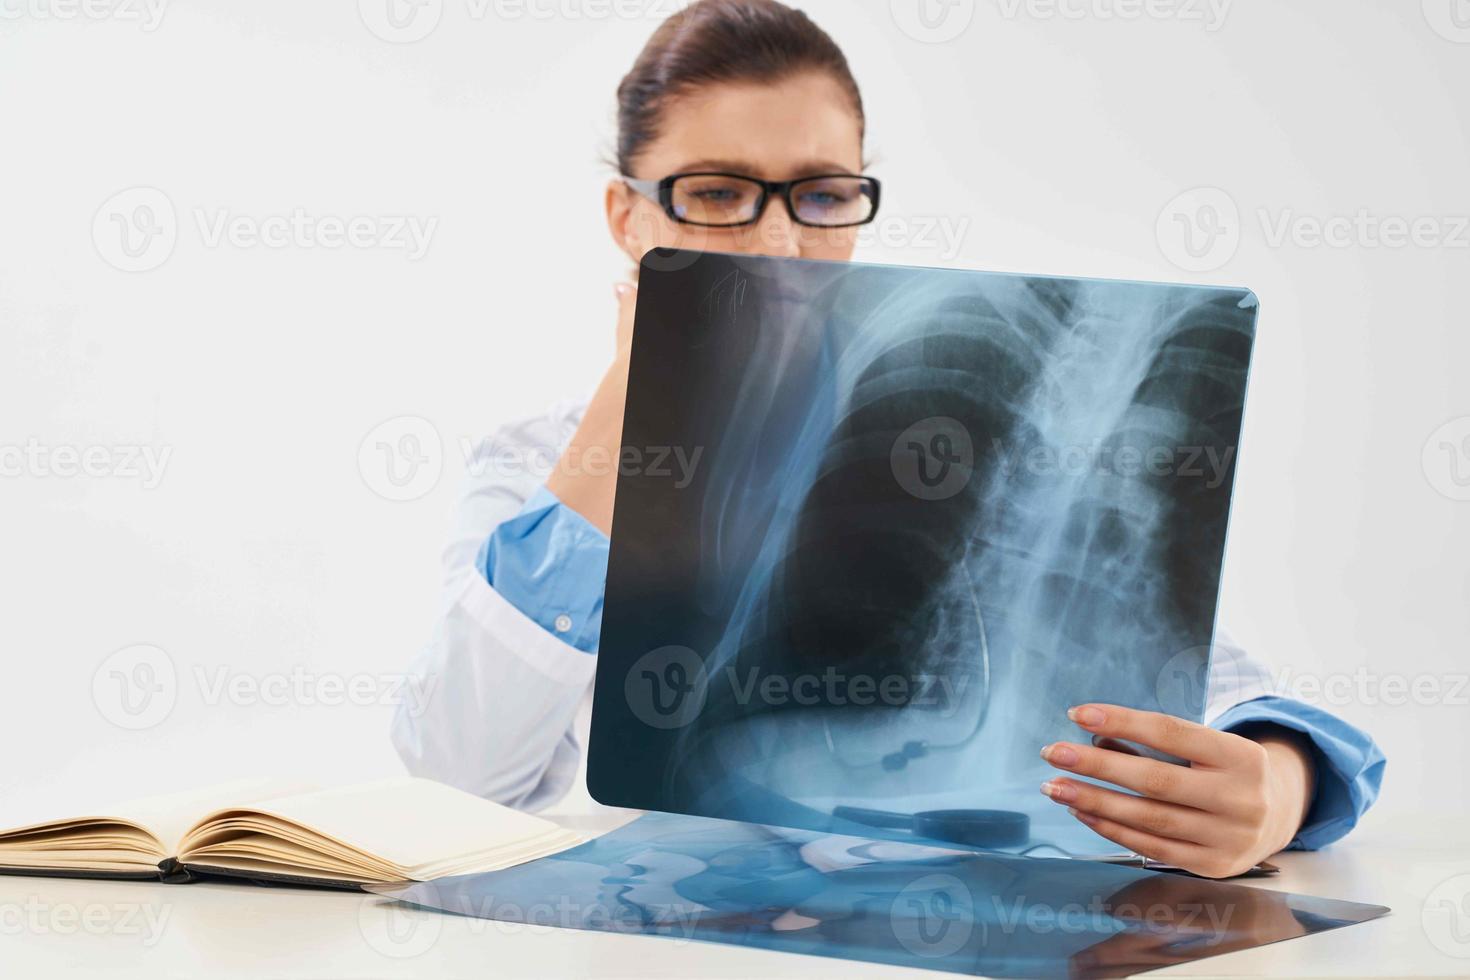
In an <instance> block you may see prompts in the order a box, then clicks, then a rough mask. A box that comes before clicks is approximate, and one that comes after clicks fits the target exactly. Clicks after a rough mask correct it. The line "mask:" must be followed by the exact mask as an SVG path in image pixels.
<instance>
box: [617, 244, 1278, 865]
mask: <svg viewBox="0 0 1470 980" xmlns="http://www.w3.org/2000/svg"><path fill="white" fill-rule="evenodd" d="M1256 307H1257V303H1256V298H1255V295H1254V294H1253V293H1251V292H1250V291H1249V290H1245V289H1235V288H1221V287H1207V286H1183V285H1166V284H1157V283H1140V282H1117V281H1103V280H1084V279H1064V278H1051V277H1041V276H1023V275H1005V274H994V273H982V272H968V271H957V270H939V269H924V268H903V267H891V266H878V265H864V264H858V263H828V262H814V261H806V260H798V259H777V258H765V257H751V256H733V255H719V254H711V253H696V252H686V251H668V250H661V251H655V252H652V253H650V254H649V255H648V256H647V257H646V258H645V259H644V262H643V265H642V268H641V271H640V283H639V299H638V311H637V320H636V324H635V329H634V342H633V354H632V363H631V371H630V378H629V394H628V400H627V409H626V416H625V422H624V430H623V450H622V454H621V456H620V458H619V460H618V461H617V463H618V466H619V476H618V487H617V501H616V510H615V516H614V522H613V534H612V551H611V556H610V560H609V563H608V577H607V593H606V604H605V610H604V619H603V630H602V640H601V647H600V651H599V655H598V656H599V664H598V669H597V680H596V691H595V703H594V710H593V719H592V732H591V741H590V746H589V786H590V788H591V790H592V792H593V795H594V796H595V797H596V798H597V799H599V800H601V801H602V802H604V803H609V804H612V805H617V806H626V807H635V808H641V809H650V810H664V811H670V812H679V813H690V814H696V815H701V816H712V817H724V818H729V819H738V820H744V821H748V822H752V823H764V824H773V825H783V826H792V827H801V828H807V829H812V830H821V831H829V832H837V833H854V834H858V835H861V836H880V837H892V838H895V839H925V840H941V841H946V842H950V843H955V844H960V845H965V846H976V847H987V848H994V849H997V850H1008V851H1012V852H1017V853H1030V854H1051V855H1055V854H1102V853H1108V852H1115V851H1117V850H1118V848H1117V847H1116V845H1113V844H1110V843H1109V842H1107V841H1105V840H1103V839H1102V838H1100V837H1097V836H1096V835H1094V834H1093V833H1092V832H1091V831H1090V830H1088V829H1087V828H1085V827H1083V826H1082V825H1081V824H1079V823H1077V822H1076V821H1075V820H1074V819H1073V818H1072V817H1070V816H1069V815H1068V814H1067V813H1066V810H1065V809H1064V808H1062V807H1058V806H1056V805H1055V804H1053V803H1051V802H1050V801H1048V800H1047V799H1046V798H1045V797H1043V796H1042V795H1041V794H1040V793H1039V791H1038V787H1039V784H1040V783H1041V782H1042V781H1043V780H1045V779H1046V778H1048V777H1049V776H1050V775H1053V774H1054V770H1052V769H1051V768H1050V767H1049V766H1047V765H1046V764H1045V763H1044V762H1043V761H1042V760H1041V758H1040V757H1039V751H1040V749H1041V747H1042V746H1043V745H1045V744H1047V743H1049V742H1052V741H1056V740H1058V739H1066V740H1072V741H1078V740H1082V739H1085V738H1087V735H1086V733H1085V732H1083V731H1081V730H1080V729H1078V728H1076V727H1075V726H1074V725H1072V723H1071V722H1069V721H1068V720H1067V718H1066V714H1065V712H1066V709H1067V708H1068V707H1069V706H1071V705H1074V704H1078V703H1081V702H1089V701H1092V702H1108V703H1115V704H1122V705H1127V706H1131V707H1137V708H1143V709H1147V710H1153V711H1167V712H1169V713H1171V714H1174V715H1178V716H1180V717H1184V718H1190V719H1194V720H1199V719H1200V718H1201V715H1202V713H1203V710H1204V698H1205V688H1206V682H1207V678H1208V667H1209V659H1210V649H1211V644H1212V641H1213V635H1214V627H1215V611H1216V603H1217V597H1218V592H1219V584H1220V567H1221V562H1222V559H1223V555H1224V548H1225V537H1226V525H1227V521H1228V517H1229V509H1230V497H1231V489H1232V484H1233V479H1234V473H1235V464H1236V453H1237V446H1238V442H1239V436H1240V428H1241V419H1242V412H1243V407H1244V398H1245V392H1246V379H1247V374H1248V370H1249V364H1250V355H1251V348H1252V343H1253V340H1254V334H1255V322H1256V312H1257V310H1256Z"/></svg>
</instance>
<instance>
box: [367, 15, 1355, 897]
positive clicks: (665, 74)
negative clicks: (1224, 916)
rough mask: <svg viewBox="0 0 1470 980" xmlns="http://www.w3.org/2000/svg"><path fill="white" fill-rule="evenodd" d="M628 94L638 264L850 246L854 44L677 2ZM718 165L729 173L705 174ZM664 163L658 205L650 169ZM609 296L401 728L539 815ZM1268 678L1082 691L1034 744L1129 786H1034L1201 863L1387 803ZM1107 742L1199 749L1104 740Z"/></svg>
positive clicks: (532, 424) (629, 80)
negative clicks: (1197, 693)
mask: <svg viewBox="0 0 1470 980" xmlns="http://www.w3.org/2000/svg"><path fill="white" fill-rule="evenodd" d="M618 109H619V112H618V122H619V134H618V153H617V157H618V159H617V163H618V167H619V170H620V176H619V178H618V179H615V180H613V181H612V182H611V183H610V184H609V186H608V188H607V192H606V197H605V209H606V213H607V222H608V228H609V231H610V232H611V234H612V237H613V240H614V242H615V243H616V244H617V246H618V247H619V248H620V249H621V250H622V251H623V253H624V254H626V255H627V256H628V258H629V260H630V261H631V262H632V263H634V265H636V264H637V263H638V261H639V259H640V257H641V256H643V254H644V253H645V252H647V251H648V250H649V249H651V248H654V247H660V246H679V247H685V248H696V249H705V250H711V251H720V252H744V253H758V254H764V255H781V256H800V257H804V258H815V259H827V260H838V261H846V260H848V259H850V258H851V257H852V253H853V249H854V246H855V244H856V234H857V225H858V224H860V223H861V222H862V221H865V220H871V218H872V217H873V214H872V213H871V211H863V212H862V213H851V212H850V211H843V210H841V209H836V208H834V207H833V206H832V202H833V201H834V200H837V199H838V198H839V197H845V198H849V199H850V198H853V197H854V195H852V194H846V195H833V194H831V193H829V192H830V189H831V188H830V186H829V185H828V184H827V183H824V181H830V180H833V179H836V178H834V177H833V175H850V176H849V177H847V178H846V181H845V183H844V184H843V185H842V186H843V188H844V189H846V190H853V189H856V190H858V191H862V189H863V187H864V186H865V185H863V184H862V183H861V182H860V181H861V177H860V175H861V174H862V169H863V140H864V116H863V104H862V98H861V96H860V94H859V91H858V87H857V84H856V82H855V81H854V80H853V77H852V74H851V72H850V71H849V69H848V66H847V62H846V59H845V58H844V56H843V54H842V52H841V51H840V50H839V49H838V48H837V46H836V45H835V44H834V43H833V42H832V40H831V39H830V38H829V37H828V36H827V35H826V34H825V33H824V32H822V31H821V30H820V29H819V28H818V27H817V26H816V25H814V24H813V23H812V22H811V21H810V20H808V19H807V18H806V16H805V15H803V14H801V13H798V12H796V11H794V10H791V9H790V8H788V7H786V6H784V5H782V4H780V3H778V2H775V0H701V2H698V3H695V4H693V5H692V6H691V7H688V8H686V9H685V10H683V11H682V12H680V13H678V14H676V15H675V16H673V17H671V18H670V19H669V20H668V21H667V22H665V23H664V24H663V25H662V26H661V27H660V28H659V29H658V30H657V31H656V32H655V34H654V35H653V37H652V38H651V39H650V41H649V42H648V45H647V47H646V48H645V49H644V51H643V52H642V54H641V55H640V56H639V58H638V60H637V62H636V63H635V64H634V66H633V69H632V71H631V72H630V73H629V74H628V76H627V77H626V78H625V79H624V80H623V82H622V84H621V85H620V86H619V89H618ZM711 173H718V174H721V175H725V176H718V177H711V176H696V175H708V174H711ZM671 177H678V180H677V181H676V182H675V183H674V184H673V186H672V191H671V193H672V195H673V201H672V204H673V207H671V208H668V209H666V208H665V207H664V206H663V202H661V201H660V195H659V190H658V187H659V182H660V181H664V180H665V179H666V178H671ZM817 177H820V178H822V180H818V181H814V180H810V179H809V178H817ZM742 178H743V179H742ZM751 179H754V181H755V182H752V181H751ZM761 181H764V182H770V183H768V184H767V186H766V187H765V188H764V191H766V192H768V193H763V188H762V186H761V183H760V182H761ZM802 181H805V182H804V183H803V182H802ZM793 182H795V183H793ZM771 184H774V185H775V186H771ZM874 191H875V192H874V193H873V194H872V195H871V197H870V200H871V204H872V208H873V209H876V201H877V194H876V188H874ZM855 196H856V197H857V198H859V199H861V198H862V196H863V195H862V194H861V193H859V194H857V195H855ZM690 221H695V222H696V223H695V224H690V223H689V222H690ZM709 225H718V226H719V227H708V226H709ZM615 293H616V296H617V304H618V321H617V322H618V326H617V354H616V356H615V359H614V362H613V364H612V365H611V366H610V367H609V369H608V371H607V374H606V376H605V377H604V378H603V380H602V383H601V384H600V385H599V387H598V389H597V391H596V392H595V393H594V394H593V396H592V399H591V401H590V402H589V403H588V404H587V405H586V406H560V407H557V408H555V409H553V410H552V411H551V412H549V413H548V414H546V415H543V416H539V417H536V418H533V419H530V420H527V421H525V422H522V423H519V424H516V425H512V426H509V427H507V428H505V429H503V430H501V431H500V432H499V433H498V434H497V435H496V436H494V437H493V438H492V439H491V440H489V441H488V442H487V443H486V444H485V445H484V446H482V447H481V453H482V454H483V456H484V457H485V458H487V459H499V460H504V459H507V458H516V459H525V458H527V457H529V456H532V455H535V454H537V453H543V454H547V455H552V456H556V455H559V457H560V464H559V465H557V466H556V467H555V468H554V469H553V472H552V473H551V475H550V477H549V478H548V479H546V480H545V482H544V483H539V482H538V481H537V479H536V477H535V476H534V475H532V474H531V473H529V472H526V470H525V469H524V468H522V469H521V470H520V471H519V472H517V473H513V474H510V475H507V474H506V472H505V468H504V467H497V466H487V467H481V468H479V469H481V470H482V471H483V472H484V474H485V475H484V476H483V477H481V478H479V479H477V480H476V481H475V482H474V483H473V484H472V485H471V486H470V488H469V491H468V493H467V495H466V496H465V498H464V501H463V503H462V505H461V511H460V520H459V530H458V532H457V534H456V536H455V538H454V540H453V541H452V543H451V544H450V545H449V547H448V549H447V550H446V552H445V562H446V572H447V574H448V579H449V592H448V596H447V602H446V606H445V610H444V612H443V615H442V618H441V620H440V622H439V623H438V626H437V630H436V633H435V636H434V638H433V640H432V642H431V643H430V644H429V646H428V648H427V649H426V650H425V651H424V653H423V655H422V657H421V659H420V661H419V663H418V666H417V669H418V670H419V671H420V672H422V673H423V674H424V675H425V676H426V677H432V678H433V679H434V680H435V683H436V687H435V688H434V690H435V691H436V697H435V700H434V701H433V703H431V704H430V705H429V706H428V707H427V709H426V710H425V711H423V712H422V713H421V714H419V715H415V714H413V713H411V712H409V711H407V710H405V709H400V711H399V715H398V718H397V719H396V721H395V724H394V729H393V737H394V741H395V743H396V745H397V747H398V750H399V753H400V754H401V755H402V757H403V759H404V761H405V762H406V763H407V764H408V767H409V769H410V770H412V771H413V772H414V773H416V774H421V775H424V776H428V777H432V778H435V779H439V780H442V781H444V782H446V783H450V784H452V785H455V786H458V787H461V788H463V789H466V790H468V791H470V792H473V793H477V794H479V795H482V796H486V797H489V798H491V799H494V800H498V801H500V802H502V803H506V804H508V805H512V806H518V807H525V808H528V809H536V808H540V807H544V806H547V805H549V804H551V803H553V802H555V801H556V800H558V799H560V798H561V797H562V796H563V795H565V794H566V792H567V790H568V789H569V788H570V787H571V786H572V784H573V782H574V781H576V780H577V779H578V778H579V776H578V768H579V762H580V759H581V756H582V750H583V746H584V745H585V742H586V732H587V719H588V713H589V707H590V700H591V684H592V678H593V673H594V669H595V664H596V657H595V653H596V650H597V643H598V634H599V629H600V625H601V616H602V597H603V586H604V581H605V576H606V563H607V549H608V539H607V535H608V531H609V528H610V526H611V522H612V505H613V491H614V485H615V480H616V473H615V472H614V471H613V468H612V467H591V466H586V467H583V466H581V465H579V463H578V461H581V460H587V459H589V458H597V457H596V454H598V453H601V454H604V455H602V457H601V458H603V459H615V458H617V451H618V447H619V445H620V438H621V429H622V407H623V400H624V394H625V390H626V384H627V362H628V354H629V348H630V340H631V332H632V321H633V310H634V306H635V297H636V286H635V285H634V284H632V283H620V284H618V285H617V286H616V287H615ZM589 452H591V453H592V454H593V455H592V456H589ZM1266 676H1267V675H1266V674H1265V672H1264V671H1263V670H1261V669H1260V667H1259V665H1257V664H1254V663H1253V662H1252V661H1250V660H1249V659H1248V658H1246V657H1244V656H1243V655H1240V654H1238V652H1235V651H1232V650H1230V649H1226V648H1223V647H1222V648H1217V650H1216V652H1215V655H1214V669H1213V671H1212V677H1211V689H1210V692H1209V703H1208V706H1207V711H1206V717H1207V718H1209V719H1210V722H1209V725H1208V727H1207V726H1200V725H1194V724H1191V723H1187V722H1183V721H1180V720H1179V719H1176V718H1172V717H1169V716H1166V715H1159V714H1153V713H1149V712H1142V711H1136V710H1130V709H1125V708H1120V707H1116V706H1111V705H1079V706H1077V707H1076V708H1074V709H1072V711H1070V712H1069V713H1068V716H1069V717H1070V718H1071V719H1072V721H1073V722H1074V723H1075V724H1076V725H1077V726H1078V727H1079V728H1080V729H1081V730H1082V731H1081V732H1080V733H1079V735H1078V739H1077V741H1076V742H1075V743H1073V742H1068V743H1057V744H1054V745H1050V746H1047V747H1046V748H1045V749H1044V750H1043V755H1044V757H1045V758H1046V760H1047V761H1048V762H1049V763H1050V764H1051V765H1052V766H1053V767H1055V768H1056V769H1058V770H1060V771H1061V772H1068V773H1076V774H1079V775H1086V776H1092V777H1096V778H1098V779H1100V780H1102V781H1103V782H1107V783H1112V784H1115V785H1118V786H1121V787H1124V788H1127V789H1130V790H1133V791H1135V792H1136V793H1138V794H1141V795H1136V796H1135V795H1131V794H1127V793H1122V792H1116V791H1112V790H1109V789H1105V788H1102V787H1099V786H1096V785H1093V784H1091V783H1087V782H1083V781H1079V780H1073V779H1068V778H1066V777H1065V776H1061V775H1059V776H1058V777H1057V778H1054V779H1051V780H1049V781H1048V782H1047V783H1046V784H1045V785H1044V786H1043V787H1042V792H1044V793H1045V794H1046V795H1047V796H1049V797H1050V798H1051V799H1053V800H1054V801H1056V802H1057V803H1060V804H1063V805H1065V806H1067V807H1068V808H1069V810H1070V811H1071V812H1072V814H1073V815H1074V816H1075V817H1076V819H1078V820H1080V821H1082V822H1083V823H1085V824H1086V825H1087V826H1089V827H1091V828H1092V829H1094V830H1095V831H1096V832H1097V833H1099V834H1101V835H1102V836H1104V837H1107V838H1108V839H1110V840H1112V841H1114V842H1116V843H1118V844H1120V845H1122V846H1123V847H1125V848H1127V849H1129V850H1132V851H1135V852H1137V853H1139V854H1143V855H1145V856H1147V857H1150V858H1154V859H1156V860H1159V861H1163V862H1166V863H1170V864H1175V865H1178V866H1181V867H1184V868H1187V869H1189V870H1192V871H1195V872H1197V873H1200V874H1203V875H1207V876H1215V877H1219V876H1226V875H1233V874H1237V873H1240V872H1241V871H1244V870H1246V869H1248V868H1249V867H1251V866H1252V865H1254V864H1255V863H1257V862H1258V861H1260V860H1261V859H1263V858H1265V857H1267V856H1269V855H1270V854H1273V853H1275V852H1276V851H1278V850H1281V849H1283V848H1286V847H1288V846H1295V847H1306V848H1315V847H1320V846H1322V845H1325V844H1327V843H1329V842H1331V841H1333V840H1336V839H1337V838H1339V837H1341V836H1342V835H1343V834H1345V833H1347V831H1348V830H1349V829H1351V827H1352V826H1353V825H1354V824H1355V823H1356V821H1357V819H1358V817H1359V816H1361V814H1362V813H1363V811H1365V810H1366V809H1367V807H1368V806H1369V805H1371V803H1372V801H1373V799H1374V798H1375V797H1376V795H1377V790H1378V785H1379V782H1380V780H1381V778H1382V770H1383V757H1382V755H1381V753H1380V752H1379V751H1378V749H1377V747H1376V746H1375V745H1374V744H1373V742H1372V740H1371V739H1370V738H1369V737H1368V736H1367V735H1365V734H1364V733H1362V732H1360V731H1357V730H1356V729H1354V728H1352V727H1351V726H1349V725H1347V724H1346V723H1344V722H1342V721H1340V720H1338V719H1336V718H1334V717H1332V716H1331V715H1328V714H1327V713H1325V712H1323V711H1321V710H1318V709H1316V708H1313V707H1310V706H1308V705H1305V704H1301V703H1299V702H1296V701H1292V700H1290V699H1286V698H1280V697H1274V696H1270V694H1269V691H1268V687H1267V685H1266V683H1264V681H1265V679H1266ZM1109 739H1122V740H1127V741H1131V742H1136V743H1141V744H1145V745H1149V746H1152V747H1154V748H1157V749H1159V750H1161V751H1164V752H1167V753H1169V754H1171V755H1174V756H1178V757H1181V758H1185V759H1188V760H1190V761H1191V762H1192V766H1191V767H1189V768H1182V767H1179V766H1173V765H1168V764H1165V763H1162V762H1157V761H1154V760H1152V759H1147V758H1143V757H1140V756H1137V755H1134V754H1131V753H1127V752H1125V751H1120V750H1115V749H1110V748H1106V747H1099V745H1101V746H1106V745H1109V744H1110V743H1109V741H1108V740H1109Z"/></svg>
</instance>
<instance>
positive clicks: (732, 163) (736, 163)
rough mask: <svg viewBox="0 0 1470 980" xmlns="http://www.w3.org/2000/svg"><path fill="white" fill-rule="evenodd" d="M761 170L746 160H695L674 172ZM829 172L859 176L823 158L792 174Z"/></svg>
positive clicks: (753, 173)
mask: <svg viewBox="0 0 1470 980" xmlns="http://www.w3.org/2000/svg"><path fill="white" fill-rule="evenodd" d="M759 170H760V168H759V167H756V166H753V165H752V164H751V163H750V162H749V161H746V160H695V161H692V162H690V163H686V164H684V165H683V166H682V167H680V168H679V169H678V170H675V171H674V173H678V174H688V173H697V172H699V171H719V172H721V173H734V174H744V175H746V176H750V177H754V176H756V175H757V172H758V171H759ZM827 174H846V175H849V176H852V177H856V176H858V174H857V173H855V172H854V171H852V170H849V169H848V168H847V167H844V166H841V165H840V164H836V163H830V162H826V161H822V160H814V161H811V162H808V163H804V164H802V165H801V166H799V167H797V168H796V169H795V170H794V171H793V172H792V175H791V178H790V179H792V180H800V179H801V178H803V177H816V176H825V175H827Z"/></svg>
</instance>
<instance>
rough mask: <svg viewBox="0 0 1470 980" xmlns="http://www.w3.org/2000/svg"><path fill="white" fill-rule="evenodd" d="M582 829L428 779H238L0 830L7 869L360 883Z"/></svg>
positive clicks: (526, 852)
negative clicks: (347, 782) (292, 788)
mask: <svg viewBox="0 0 1470 980" xmlns="http://www.w3.org/2000/svg"><path fill="white" fill-rule="evenodd" d="M582 840H583V838H582V837H580V836H579V835H577V834H575V833H572V832H571V831H568V830H563V829H562V828H560V827H558V826H557V825H556V824H554V823H551V822H550V821H547V820H543V819H541V818H540V817H534V816H531V815H530V814H526V813H520V812H517V811H515V810H511V809H508V808H506V807H503V806H500V805H499V804H496V803H491V802H490V801H488V800H483V799H480V798H479V797H477V796H472V795H470V794H469V793H465V792H462V791H460V790H457V789H452V788H451V787H448V786H445V785H443V784H441V783H436V782H432V781H430V780H427V779H410V778H400V779H389V780H384V781H381V782H375V783H367V784H363V785H358V786H347V787H342V788H338V789H326V790H314V791H309V792H304V793H301V792H298V793H290V794H286V795H271V794H270V793H269V792H265V793H264V795H262V788H261V786H260V785H259V784H256V785H255V786H253V787H252V786H247V785H242V784H235V785H233V786H226V787H216V788H213V789H210V790H200V791H195V792H189V793H178V794H172V795H169V796H161V797H153V798H150V799H145V800H138V801H135V802H132V803H125V804H120V805H118V806H115V807H109V808H106V809H105V810H101V811H99V812H98V813H97V814H96V815H94V816H80V817H73V818H70V819H65V820H51V821H45V822H42V823H33V824H30V825H28V826H25V827H18V828H16V829H14V830H9V831H3V832H0V873H6V874H36V875H60V876H65V877H79V878H150V879H156V880H161V881H167V882H185V881H193V880H195V879H196V878H200V877H207V876H212V875H227V876H231V877H235V878H247V879H252V880H256V881H260V882H269V883H288V884H301V885H319V886H326V887H334V888H353V889H356V888H361V887H362V886H364V885H370V884H380V883H387V882H408V881H430V880H432V879H434V878H441V877H444V876H447V875H460V874H472V873H476V872H482V871H498V870H500V869H502V868H508V867H511V866H513V865H516V864H522V863H525V862H527V861H531V860H534V859H536V858H539V857H545V856H547V855H549V854H555V853H557V852H558V851H563V850H566V849H567V848H569V847H573V846H575V845H577V844H580V843H582Z"/></svg>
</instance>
